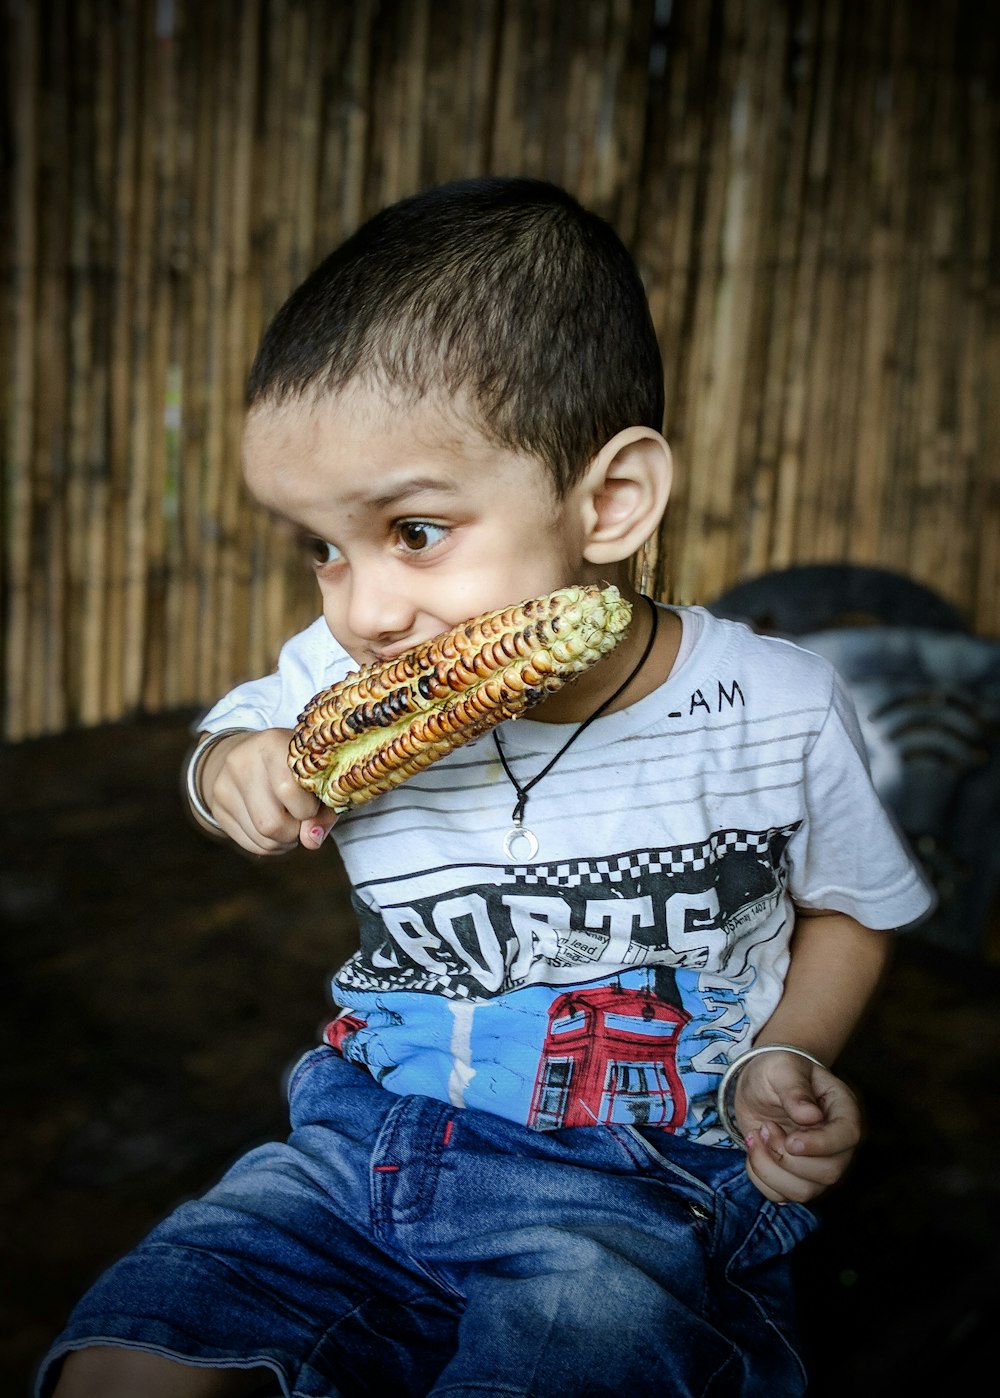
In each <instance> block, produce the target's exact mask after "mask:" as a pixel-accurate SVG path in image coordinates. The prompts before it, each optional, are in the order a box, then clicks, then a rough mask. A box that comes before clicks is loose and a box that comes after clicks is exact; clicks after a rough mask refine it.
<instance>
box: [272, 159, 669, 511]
mask: <svg viewBox="0 0 1000 1398" xmlns="http://www.w3.org/2000/svg"><path fill="white" fill-rule="evenodd" d="M365 377H370V378H371V379H372V380H373V381H374V382H376V383H382V384H384V385H387V386H390V387H392V388H403V389H404V390H407V391H410V392H413V393H415V394H416V395H418V396H420V395H423V394H425V393H427V392H430V391H432V390H434V389H436V388H443V389H445V390H446V391H447V392H448V393H449V394H454V393H457V392H459V391H461V390H464V391H465V392H466V393H467V394H468V395H469V401H470V403H471V406H472V408H473V409H474V411H475V414H476V422H477V425H478V426H479V427H480V429H481V430H482V431H483V433H484V435H485V436H487V437H488V438H489V439H491V440H493V441H495V442H496V443H497V444H498V445H500V446H503V447H505V448H508V449H511V450H515V451H526V452H528V453H530V454H532V455H534V456H537V457H539V458H541V459H542V460H543V461H544V462H545V463H546V464H547V466H548V467H549V470H550V471H551V473H552V476H553V478H554V481H555V485H556V488H557V490H558V491H559V492H560V493H563V492H565V491H566V490H567V489H568V487H569V486H570V485H572V484H573V483H574V482H575V481H576V480H578V479H579V478H580V476H581V475H582V474H583V472H584V471H585V469H586V467H587V464H588V463H589V461H590V460H591V459H592V458H593V456H594V455H595V454H596V452H598V451H599V450H600V448H601V447H602V446H603V445H604V443H605V442H607V441H608V440H610V438H611V437H613V436H614V435H615V433H616V432H620V431H621V430H622V429H623V428H626V427H631V426H639V425H641V426H646V427H652V428H654V429H655V430H657V431H659V430H660V429H661V427H662V424H663V366H662V361H661V358H660V351H659V347H658V345H657V342H656V333H655V331H654V329H653V324H652V320H651V318H650V314H649V307H648V304H647V301H646V296H645V292H644V290H643V286H642V282H641V280H640V277H639V273H638V270H637V268H636V266H635V263H634V262H633V260H632V258H631V256H630V255H629V253H628V251H627V250H626V248H625V246H624V244H623V243H622V242H621V240H620V238H619V237H618V235H617V234H616V233H615V232H614V230H613V229H612V228H611V226H610V225H609V224H608V223H607V222H605V220H604V219H602V218H600V217H598V215H596V214H594V213H592V212H590V211H589V210H587V209H584V208H583V207H582V206H581V205H580V204H579V203H578V202H577V201H576V200H575V199H574V198H573V197H572V196H571V195H569V194H568V193H566V191H565V190H563V189H560V188H558V187H557V186H555V185H552V184H548V183H546V182H544V181H541V180H530V179H521V178H483V179H475V180H462V181H458V182H456V183H454V184H447V185H440V186H437V187H435V188H431V189H428V190H425V191H424V192H423V193H421V194H417V195H414V196H413V197H411V198H408V199H403V200H401V201H400V202H399V203H396V204H392V205H390V206H389V207H388V208H386V209H383V210H382V211H381V212H380V213H378V214H376V215H375V216H374V217H373V218H371V219H369V220H368V222H367V223H365V224H363V225H362V226H361V227H360V228H359V229H358V230H357V232H355V233H354V234H352V236H351V237H349V238H348V239H347V240H346V242H344V243H342V244H341V246H340V247H339V248H337V249H336V250H335V251H334V252H332V253H331V254H330V255H329V256H328V257H327V258H326V259H325V260H324V261H323V262H321V263H320V265H319V266H318V267H317V268H316V269H315V271H314V272H312V273H311V274H310V275H309V276H308V277H307V278H306V280H305V281H304V282H303V283H302V284H301V286H299V288H298V289H297V290H296V291H295V292H293V293H292V295H291V296H290V297H289V299H288V300H287V301H286V303H285V304H284V306H283V307H282V308H281V310H280V311H279V312H278V314H277V315H276V316H275V318H274V320H273V321H272V322H271V324H270V326H269V327H268V329H267V330H266V332H265V334H264V337H263V339H262V341H261V345H260V349H259V351H258V353H257V356H256V359H255V360H254V364H253V367H252V369H251V371H250V377H249V381H248V386H247V399H248V406H249V407H251V408H253V407H258V406H263V405H266V404H274V405H278V404H281V403H284V402H286V401H289V400H291V399H293V398H295V397H299V396H302V395H305V394H307V393H310V392H324V391H329V392H334V391H336V390H337V389H339V388H342V387H344V386H345V385H346V384H348V383H349V382H351V381H352V380H354V379H359V378H365Z"/></svg>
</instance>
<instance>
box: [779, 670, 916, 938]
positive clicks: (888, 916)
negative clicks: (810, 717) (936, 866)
mask: <svg viewBox="0 0 1000 1398" xmlns="http://www.w3.org/2000/svg"><path fill="white" fill-rule="evenodd" d="M831 679H832V688H831V695H830V703H829V707H828V709H827V712H826V717H825V719H824V722H823V724H822V727H821V728H820V731H819V733H818V735H817V737H816V739H815V741H814V742H813V745H812V747H811V748H810V750H809V752H808V754H807V756H806V761H805V802H806V812H807V819H806V821H805V822H804V825H803V827H802V829H800V830H799V831H798V832H797V834H796V835H795V836H794V837H793V838H792V840H791V842H790V843H789V847H788V855H789V861H790V866H791V885H790V888H791V893H792V897H793V898H794V899H795V901H796V903H798V904H799V905H800V906H801V907H804V908H814V909H824V910H825V909H830V910H833V911H836V912H843V913H847V914H848V915H849V916H851V917H853V918H855V919H856V920H857V921H858V922H860V923H862V924H863V925H864V926H865V927H871V928H875V929H887V928H899V927H906V926H909V925H911V924H912V923H915V922H918V921H920V920H921V919H922V918H924V917H925V916H926V915H927V914H928V913H929V912H930V911H931V909H932V908H933V906H934V901H935V899H934V894H933V891H932V889H931V886H930V884H929V882H928V880H927V879H926V878H925V876H924V874H923V872H922V871H921V869H920V867H919V865H918V864H917V862H916V860H915V859H914V857H913V855H912V853H911V851H910V848H909V845H908V844H907V841H906V838H905V836H904V835H903V834H902V832H901V831H900V830H899V828H898V826H897V824H896V821H895V819H894V818H893V816H892V814H891V812H890V811H889V810H888V809H887V808H886V807H885V806H884V805H883V803H882V801H881V799H880V797H879V795H878V793H877V792H876V790H875V788H874V786H873V785H872V781H871V777H870V775H869V771H868V758H867V753H866V750H865V745H864V739H863V737H862V734H861V727H860V724H859V723H858V717H857V713H856V711H855V708H854V704H853V702H852V700H851V698H850V696H849V694H848V693H847V691H846V690H845V688H844V685H843V683H842V681H841V680H840V677H839V676H838V675H837V674H836V672H835V671H832V672H831Z"/></svg>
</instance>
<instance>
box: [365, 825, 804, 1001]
mask: <svg viewBox="0 0 1000 1398" xmlns="http://www.w3.org/2000/svg"><path fill="white" fill-rule="evenodd" d="M797 828H798V827H797V825H790V826H786V827H783V828H781V829H772V830H763V831H748V830H720V831H716V832H714V833H713V834H712V835H710V836H709V837H708V838H707V839H705V840H703V841H700V842H698V843H697V844H691V845H678V846H674V847H672V848H670V849H642V850H630V851H628V852H627V853H624V854H620V855H618V856H612V857H610V858H604V859H593V860H573V861H568V862H566V863H564V864H535V865H523V866H517V865H514V866H511V865H495V866H492V867H487V866H482V865H477V866H472V867H468V868H467V869H465V870H462V869H457V868H456V867H455V866H454V865H448V866H446V867H442V868H440V869H437V870H428V871H421V872H420V873H419V874H415V875H413V876H412V878H407V877H403V878H400V879H387V880H383V881H379V883H378V884H377V885H369V886H368V888H367V889H365V890H360V889H359V890H358V891H357V892H356V893H355V898H354V903H355V910H356V912H357V914H358V919H359V924H360V933H361V949H360V951H359V952H358V953H357V954H356V955H355V956H354V957H353V958H352V959H351V960H350V961H349V962H348V963H347V965H346V966H345V967H344V968H343V970H342V971H341V972H340V974H339V975H338V977H337V984H338V986H339V987H342V988H345V989H346V988H353V989H358V990H390V989H392V990H423V991H432V992H433V993H434V994H436V995H443V996H460V997H463V998H464V997H473V998H475V999H482V998H484V997H490V996H494V995H499V994H503V993H505V992H507V991H511V990H517V989H519V988H520V987H522V986H525V985H529V984H532V983H543V984H547V985H560V984H570V983H576V982H579V981H580V980H581V979H583V980H585V979H587V972H588V970H590V972H591V975H593V976H597V975H601V974H602V973H604V974H606V973H607V971H608V970H612V969H618V968H626V967H629V966H638V965H643V964H648V963H650V962H655V963H656V964H658V965H669V966H689V967H690V966H708V965H715V966H726V967H727V968H728V969H729V970H730V973H736V974H738V973H739V971H740V970H741V969H744V968H745V956H746V953H747V952H748V951H749V949H750V947H751V946H752V945H754V943H755V941H756V939H755V938H748V937H747V935H746V934H747V931H748V929H750V928H752V927H754V926H757V925H759V924H761V923H763V922H765V921H766V919H767V915H768V913H769V911H770V910H771V909H772V908H773V906H774V905H775V903H776V902H777V900H778V898H779V897H780V895H781V893H782V891H783V889H784V884H785V875H784V869H783V864H782V855H783V853H784V850H785V847H786V845H787V844H788V841H789V839H790V838H791V836H792V835H793V834H794V832H795V830H796V829H797ZM408 884H410V885H412V889H413V892H414V893H416V891H417V890H418V889H419V895H418V896H416V897H413V898H412V899H410V898H408V897H407V894H408V892H409V891H410V890H409V889H408V888H407V885H408ZM439 890H440V891H439ZM366 894H367V895H368V896H366ZM372 895H374V899H375V908H373V907H372V904H371V902H370V901H369V897H371V896H372ZM376 909H377V911H376ZM739 948H742V953H740V952H739V951H738V949H739ZM734 956H735V957H736V961H737V964H731V963H732V962H733V958H734Z"/></svg>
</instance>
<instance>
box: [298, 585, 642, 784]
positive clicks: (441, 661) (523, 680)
mask: <svg viewBox="0 0 1000 1398" xmlns="http://www.w3.org/2000/svg"><path fill="white" fill-rule="evenodd" d="M631 613H632V608H631V606H630V605H629V603H628V602H626V601H625V600H624V598H623V597H622V596H621V594H620V593H619V591H618V589H617V588H616V587H605V588H599V587H596V586H587V587H583V586H581V587H565V588H562V589H560V590H559V591H558V592H552V593H549V594H547V595H546V596H544V597H537V598H534V599H532V600H531V601H528V602H523V603H521V604H520V605H518V606H512V607H504V608H502V609H501V610H499V611H495V612H488V613H486V615H484V616H480V617H476V618H474V619H473V620H472V621H469V622H466V623H465V624H464V625H462V626H457V627H455V629H454V630H452V631H448V632H445V633H444V634H443V635H441V636H437V637H436V638H435V639H434V640H432V641H428V642H426V643H425V644H424V645H422V646H418V647H416V648H415V649H414V650H412V651H408V652H407V653H406V654H405V655H401V656H399V657H397V658H396V659H394V660H390V661H386V662H385V663H384V664H374V665H366V666H364V667H363V668H362V669H361V670H356V671H353V672H352V673H351V674H349V675H347V676H346V677H345V678H344V679H343V680H341V681H340V683H339V684H335V685H333V686H332V687H331V688H330V689H325V690H323V691H322V692H321V693H320V694H317V695H316V696H315V698H314V699H312V700H311V701H310V703H309V704H308V706H307V707H306V709H305V710H304V712H303V713H302V714H301V716H300V718H299V722H298V726H297V728H296V729H295V732H294V734H293V736H292V741H291V746H290V748H289V754H288V763H289V766H290V767H291V769H292V772H293V773H294V775H295V777H296V780H297V781H298V782H299V783H300V785H301V786H304V787H305V788H306V789H307V790H309V791H312V792H314V793H315V794H316V795H317V796H318V797H319V798H320V800H321V801H323V802H324V803H325V804H326V805H328V806H332V807H333V808H334V809H335V810H347V809H349V808H350V807H351V806H360V805H362V804H363V803H364V802H365V801H370V800H371V799H372V797H373V796H378V795H381V793H382V792H385V791H389V790H391V789H392V788H393V787H396V786H399V785H400V784H401V783H402V782H404V781H406V780H407V779H408V778H409V777H412V776H413V775H414V773H416V772H419V771H422V770H423V768H425V767H428V766H430V764H431V763H432V762H436V761H437V760H438V759H439V758H441V757H444V756H445V755H446V754H447V753H449V752H451V751H452V750H453V749H454V748H457V747H461V746H462V744H463V743H467V742H469V741H470V740H471V739H472V738H477V737H479V736H480V735H481V734H483V733H486V732H488V731H489V730H490V729H491V728H493V727H495V726H496V725H497V724H498V723H501V722H502V721H503V720H504V719H507V718H515V717H517V716H518V715H519V714H522V713H524V711H525V710H526V709H528V708H530V707H531V706H532V705H533V704H536V703H538V701H539V700H541V699H543V698H545V697H546V696H547V695H549V694H552V693H553V692H554V691H555V690H557V689H559V688H561V687H562V686H563V685H564V684H566V683H567V681H569V680H572V679H574V678H576V676H578V675H580V674H581V673H582V672H583V671H584V670H587V669H589V667H590V666H591V665H593V664H594V663H595V662H596V661H598V660H600V659H601V657H602V656H604V655H607V653H608V652H609V651H610V650H612V649H613V648H614V647H615V646H616V645H617V643H618V641H619V640H620V639H621V637H622V636H623V635H624V633H625V631H626V630H627V628H628V623H629V619H630V617H631Z"/></svg>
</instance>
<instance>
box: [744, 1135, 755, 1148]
mask: <svg viewBox="0 0 1000 1398" xmlns="http://www.w3.org/2000/svg"><path fill="white" fill-rule="evenodd" d="M743 1144H744V1145H745V1146H746V1148H747V1150H753V1132H752V1131H750V1132H749V1133H748V1134H747V1135H746V1136H744V1137H743Z"/></svg>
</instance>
